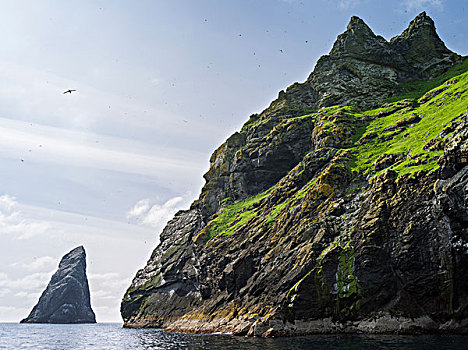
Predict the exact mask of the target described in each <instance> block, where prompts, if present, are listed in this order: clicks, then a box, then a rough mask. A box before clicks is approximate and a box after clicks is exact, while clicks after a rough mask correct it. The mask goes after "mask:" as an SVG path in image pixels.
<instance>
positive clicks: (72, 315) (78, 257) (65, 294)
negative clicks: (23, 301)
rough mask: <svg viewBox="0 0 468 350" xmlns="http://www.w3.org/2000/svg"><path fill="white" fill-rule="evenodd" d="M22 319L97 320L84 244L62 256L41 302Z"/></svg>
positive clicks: (88, 321)
mask: <svg viewBox="0 0 468 350" xmlns="http://www.w3.org/2000/svg"><path fill="white" fill-rule="evenodd" d="M21 323H96V317H95V315H94V312H93V310H92V309H91V303H90V296H89V286H88V278H87V277H86V252H85V250H84V247H83V246H79V247H77V248H75V249H73V250H71V251H70V252H69V253H68V254H66V255H65V256H64V257H63V258H62V260H61V261H60V264H59V267H58V270H57V272H55V273H54V275H53V276H52V278H51V280H50V282H49V284H48V285H47V288H46V289H45V290H44V292H43V293H42V295H41V297H40V298H39V301H38V303H37V304H36V306H34V308H33V309H32V311H31V313H30V314H29V316H28V317H27V318H25V319H23V320H22V321H21Z"/></svg>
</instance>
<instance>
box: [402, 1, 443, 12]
mask: <svg viewBox="0 0 468 350" xmlns="http://www.w3.org/2000/svg"><path fill="white" fill-rule="evenodd" d="M403 6H404V8H405V9H406V10H407V11H413V10H418V9H424V8H426V7H428V6H434V7H438V8H442V7H443V6H444V0H404V1H403Z"/></svg>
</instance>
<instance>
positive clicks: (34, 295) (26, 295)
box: [15, 292, 40, 301]
mask: <svg viewBox="0 0 468 350" xmlns="http://www.w3.org/2000/svg"><path fill="white" fill-rule="evenodd" d="M39 296H40V294H39V292H36V293H27V292H18V293H15V297H18V298H21V299H30V300H36V301H37V300H38V299H39Z"/></svg>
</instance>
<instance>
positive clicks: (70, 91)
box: [64, 89, 76, 94]
mask: <svg viewBox="0 0 468 350" xmlns="http://www.w3.org/2000/svg"><path fill="white" fill-rule="evenodd" d="M73 91H76V90H70V89H68V90H67V91H65V92H64V94H71V93H72V92H73Z"/></svg>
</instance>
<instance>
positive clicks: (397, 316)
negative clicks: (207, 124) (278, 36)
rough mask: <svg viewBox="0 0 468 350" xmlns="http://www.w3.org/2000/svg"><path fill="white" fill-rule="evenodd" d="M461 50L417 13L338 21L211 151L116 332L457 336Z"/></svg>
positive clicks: (465, 66) (465, 79)
mask: <svg viewBox="0 0 468 350" xmlns="http://www.w3.org/2000/svg"><path fill="white" fill-rule="evenodd" d="M467 105H468V60H466V59H465V58H464V57H461V56H459V55H457V54H456V53H453V52H452V51H450V50H449V49H447V47H446V46H445V44H444V43H443V41H442V40H441V39H440V38H439V36H438V35H437V32H436V29H435V25H434V22H433V20H432V19H431V18H430V17H428V16H427V15H426V13H421V14H420V15H418V16H417V17H416V18H415V19H414V20H413V21H412V22H411V23H410V24H409V26H408V28H407V29H405V30H404V31H403V32H402V34H400V35H398V36H396V37H394V38H392V39H391V40H390V41H388V40H386V39H384V38H383V37H381V36H378V35H375V34H374V33H373V32H372V30H371V29H370V28H369V27H368V26H367V24H366V23H365V22H364V21H363V20H362V19H360V18H358V17H353V18H351V21H350V22H349V24H348V26H347V29H346V31H345V32H344V33H343V34H340V35H339V36H338V38H337V40H336V42H335V43H334V45H333V48H332V50H331V51H330V53H329V54H328V55H326V56H323V57H321V58H320V59H319V60H318V62H317V64H316V66H315V69H314V71H313V72H312V73H311V74H310V76H309V77H308V78H307V80H306V81H305V82H303V83H295V84H293V85H292V86H290V87H288V88H287V89H286V91H281V92H280V93H279V96H278V99H276V100H275V101H273V102H272V103H271V105H270V106H269V107H268V108H267V109H265V110H264V111H263V112H261V113H260V114H254V115H252V116H251V117H250V118H249V120H248V121H247V122H246V123H245V124H244V126H243V127H242V129H241V130H240V131H239V132H236V133H234V134H233V135H232V136H231V137H229V138H228V139H227V140H226V142H224V143H223V144H222V145H221V146H220V147H219V148H218V149H217V150H215V152H214V153H213V155H212V156H211V158H210V163H211V164H210V169H209V170H208V172H207V173H206V174H205V175H204V178H205V180H206V184H205V186H204V187H203V189H202V191H201V194H200V197H199V198H198V199H197V200H196V201H195V202H194V203H193V204H192V205H191V207H190V209H189V210H186V211H180V212H178V213H177V214H176V215H175V217H174V218H173V219H172V220H171V221H169V223H168V224H167V226H166V227H165V228H164V230H163V232H162V233H161V235H160V244H159V245H158V246H157V247H156V249H155V250H154V251H153V253H152V255H151V257H150V259H149V260H148V263H147V265H146V266H145V267H144V268H143V269H141V270H140V271H138V272H137V274H136V276H135V278H134V279H133V282H132V284H131V285H130V287H129V288H128V290H127V292H126V293H125V296H124V297H123V300H122V304H121V314H122V317H123V320H124V325H125V327H158V328H159V327H161V328H165V329H167V330H176V331H185V332H231V333H233V334H238V335H252V336H290V335H300V334H311V333H334V332H368V333H389V332H390V333H391V332H393V333H421V332H456V333H468V279H467V278H466V276H467V275H468V119H467V118H468V116H467V114H468V111H467Z"/></svg>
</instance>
